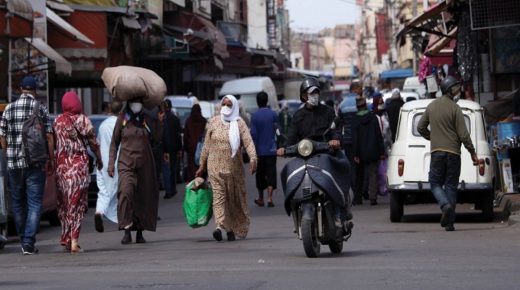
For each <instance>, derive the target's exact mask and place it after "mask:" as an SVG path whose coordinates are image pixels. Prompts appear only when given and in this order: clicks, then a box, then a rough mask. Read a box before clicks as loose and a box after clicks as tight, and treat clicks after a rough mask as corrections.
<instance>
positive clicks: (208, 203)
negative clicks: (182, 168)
mask: <svg viewBox="0 0 520 290" xmlns="http://www.w3.org/2000/svg"><path fill="white" fill-rule="evenodd" d="M193 183H194V181H191V182H190V183H188V185H186V193H185V195H184V201H183V203H182V209H183V211H184V217H185V218H186V222H187V223H188V225H189V226H190V227H192V228H198V227H203V226H205V225H207V224H208V222H209V220H210V219H211V217H212V216H213V191H212V190H211V187H210V186H206V187H204V186H201V188H199V189H197V190H192V187H193ZM206 185H207V184H206Z"/></svg>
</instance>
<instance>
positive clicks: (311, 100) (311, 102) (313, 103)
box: [307, 94, 320, 107]
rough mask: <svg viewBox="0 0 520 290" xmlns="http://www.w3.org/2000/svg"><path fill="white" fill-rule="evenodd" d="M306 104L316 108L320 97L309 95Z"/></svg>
mask: <svg viewBox="0 0 520 290" xmlns="http://www.w3.org/2000/svg"><path fill="white" fill-rule="evenodd" d="M307 103H309V105H311V106H313V107H316V106H317V105H318V104H319V103H320V95H319V94H312V95H309V99H308V100H307Z"/></svg>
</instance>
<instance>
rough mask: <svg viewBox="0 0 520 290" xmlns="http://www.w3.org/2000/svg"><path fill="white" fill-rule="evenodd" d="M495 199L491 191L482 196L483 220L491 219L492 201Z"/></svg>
mask: <svg viewBox="0 0 520 290" xmlns="http://www.w3.org/2000/svg"><path fill="white" fill-rule="evenodd" d="M494 200H495V193H494V192H493V191H490V192H487V193H485V194H484V195H483V196H482V201H481V202H482V205H481V206H482V219H483V220H484V222H492V221H493V201H494Z"/></svg>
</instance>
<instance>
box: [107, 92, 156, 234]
mask: <svg viewBox="0 0 520 290" xmlns="http://www.w3.org/2000/svg"><path fill="white" fill-rule="evenodd" d="M160 126H162V124H160V123H154V122H153V119H152V118H151V117H150V116H148V115H146V114H145V113H144V112H143V101H142V99H132V100H129V101H127V105H126V107H125V109H124V110H123V112H122V113H121V114H120V115H119V117H118V118H117V121H116V125H115V127H114V133H113V135H112V143H111V144H110V153H109V161H108V176H110V177H114V172H115V162H116V157H117V156H118V155H117V153H118V151H119V158H118V160H117V170H118V173H119V186H118V193H117V198H118V204H117V220H118V224H119V229H120V230H124V236H123V239H122V240H121V243H122V244H129V243H131V242H132V236H131V234H130V233H131V231H137V233H136V237H135V241H136V243H146V240H145V239H144V237H143V231H144V230H147V231H155V229H156V226H157V211H158V206H159V188H158V184H157V177H156V173H155V162H154V156H153V152H152V143H153V142H156V141H157V140H158V138H160V136H158V135H157V133H156V132H162V131H161V130H162V128H160Z"/></svg>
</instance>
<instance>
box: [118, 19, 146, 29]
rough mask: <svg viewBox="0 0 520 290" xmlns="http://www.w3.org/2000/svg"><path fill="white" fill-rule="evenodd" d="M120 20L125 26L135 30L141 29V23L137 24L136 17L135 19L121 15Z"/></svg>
mask: <svg viewBox="0 0 520 290" xmlns="http://www.w3.org/2000/svg"><path fill="white" fill-rule="evenodd" d="M121 20H122V22H123V26H124V27H126V28H129V29H136V30H140V29H141V24H139V21H137V19H135V18H130V17H126V16H123V17H121Z"/></svg>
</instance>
